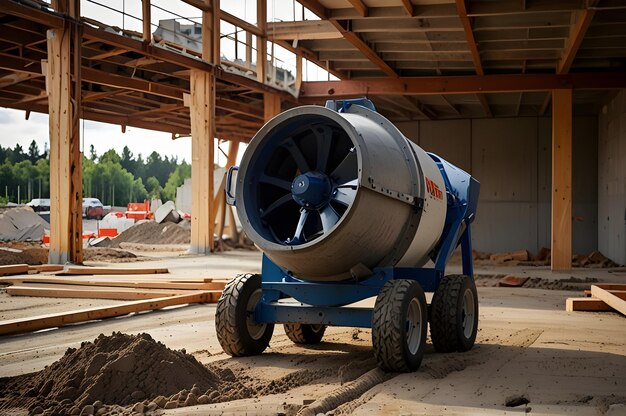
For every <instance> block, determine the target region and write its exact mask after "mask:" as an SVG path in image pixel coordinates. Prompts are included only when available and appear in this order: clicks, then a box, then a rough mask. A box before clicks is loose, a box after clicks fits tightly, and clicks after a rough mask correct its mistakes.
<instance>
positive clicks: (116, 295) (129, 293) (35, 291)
mask: <svg viewBox="0 0 626 416" xmlns="http://www.w3.org/2000/svg"><path fill="white" fill-rule="evenodd" d="M6 292H7V293H8V294H9V295H12V296H38V297H48V298H80V299H114V300H138V299H154V298H161V297H168V296H177V295H183V294H185V293H186V292H187V291H185V290H181V289H142V290H138V289H136V288H127V287H110V286H80V285H60V284H46V283H32V284H28V283H23V284H19V285H13V286H9V287H7V288H6ZM215 292H216V293H217V292H219V293H221V290H216V291H215Z"/></svg>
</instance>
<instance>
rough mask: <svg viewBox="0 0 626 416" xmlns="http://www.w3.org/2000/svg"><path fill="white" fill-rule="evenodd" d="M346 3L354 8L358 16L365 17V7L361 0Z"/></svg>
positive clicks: (350, 0)
mask: <svg viewBox="0 0 626 416" xmlns="http://www.w3.org/2000/svg"><path fill="white" fill-rule="evenodd" d="M348 3H350V4H351V5H352V7H354V9H355V10H356V11H357V13H359V16H361V17H367V14H368V11H367V6H366V5H365V4H363V2H362V1H361V0H348Z"/></svg>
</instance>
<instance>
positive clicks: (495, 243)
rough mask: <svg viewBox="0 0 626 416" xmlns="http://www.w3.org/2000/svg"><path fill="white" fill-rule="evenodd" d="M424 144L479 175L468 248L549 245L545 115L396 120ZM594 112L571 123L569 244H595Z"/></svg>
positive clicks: (582, 247)
mask: <svg viewBox="0 0 626 416" xmlns="http://www.w3.org/2000/svg"><path fill="white" fill-rule="evenodd" d="M398 127H399V128H400V129H401V130H402V131H403V132H404V134H405V135H406V136H407V137H409V138H410V139H412V140H413V141H415V142H416V143H418V144H419V145H420V146H421V147H422V148H424V149H425V150H426V151H429V152H433V153H436V154H438V155H440V156H441V157H443V158H444V159H447V160H448V161H449V162H451V163H453V164H455V165H457V166H459V167H461V168H462V169H464V170H466V171H468V172H470V173H471V174H472V175H473V176H475V177H476V178H477V179H478V180H479V181H480V183H481V193H480V200H479V205H478V214H477V218H476V221H475V223H474V228H473V230H472V231H473V242H474V248H475V249H477V250H481V251H488V252H497V251H509V250H517V249H522V248H527V249H528V250H530V251H531V253H536V252H537V251H538V250H539V248H541V247H550V195H551V185H550V183H551V157H552V156H551V155H552V149H551V136H552V125H551V120H550V118H547V117H542V118H536V117H516V118H491V119H465V120H441V121H420V122H405V123H398ZM597 132H598V127H597V118H596V117H576V118H575V119H574V126H573V146H574V153H573V179H572V181H573V199H574V203H573V210H572V214H573V215H572V216H573V218H574V222H573V240H574V241H573V247H572V248H573V251H574V253H589V252H590V251H592V250H595V249H596V248H597V243H598V227H597V204H596V197H597V177H598V176H597V166H598V165H597V160H598V159H597V143H598V139H597V137H598V133H597Z"/></svg>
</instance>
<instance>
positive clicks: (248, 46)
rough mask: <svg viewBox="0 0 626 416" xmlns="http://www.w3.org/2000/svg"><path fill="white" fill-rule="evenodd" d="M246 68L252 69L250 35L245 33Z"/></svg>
mask: <svg viewBox="0 0 626 416" xmlns="http://www.w3.org/2000/svg"><path fill="white" fill-rule="evenodd" d="M246 66H247V67H248V68H252V33H250V32H246Z"/></svg>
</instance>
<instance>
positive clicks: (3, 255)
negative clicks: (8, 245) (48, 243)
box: [0, 247, 48, 266]
mask: <svg viewBox="0 0 626 416" xmlns="http://www.w3.org/2000/svg"><path fill="white" fill-rule="evenodd" d="M46 263H48V249H47V248H36V247H33V248H25V249H23V250H19V249H13V250H12V251H7V250H5V249H1V248H0V266H5V265H9V264H29V265H31V266H36V265H39V264H46Z"/></svg>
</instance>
